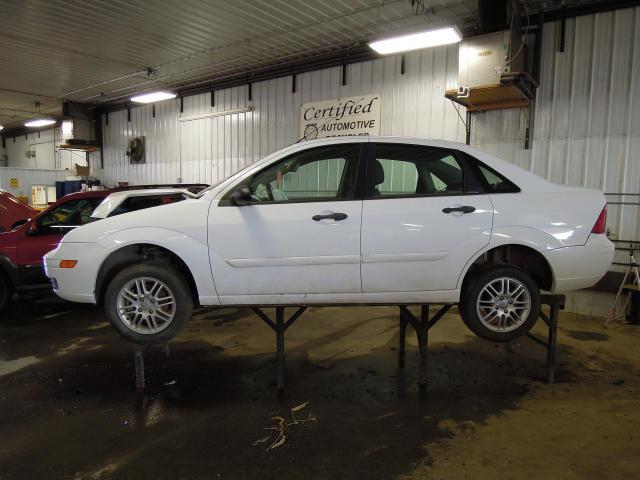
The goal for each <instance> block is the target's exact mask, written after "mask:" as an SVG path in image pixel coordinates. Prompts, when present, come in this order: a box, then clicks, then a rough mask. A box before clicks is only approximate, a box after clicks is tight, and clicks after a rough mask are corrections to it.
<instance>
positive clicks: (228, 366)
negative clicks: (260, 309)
mask: <svg viewBox="0 0 640 480" xmlns="http://www.w3.org/2000/svg"><path fill="white" fill-rule="evenodd" d="M23 307H24V308H21V309H20V310H15V309H14V311H13V312H12V313H11V317H10V318H8V319H6V321H4V322H3V323H2V324H1V325H0V341H1V343H0V358H2V359H3V360H4V361H8V362H12V361H15V362H17V363H19V362H20V361H21V360H20V359H22V358H25V357H27V356H30V357H33V358H36V359H37V362H35V363H32V364H24V365H20V366H19V368H16V369H14V370H13V371H11V372H6V373H5V374H3V375H0V392H1V393H0V402H1V403H0V425H1V426H2V427H1V430H2V435H0V477H1V478H2V479H3V480H4V479H13V478H16V479H18V478H74V479H75V478H97V479H100V478H122V479H131V478H136V479H146V478H149V479H151V478H153V479H164V478H167V479H169V478H171V479H174V478H188V479H200V478H203V479H204V478H207V479H211V478H261V479H266V478H278V479H300V478H305V479H316V478H317V479H328V478H344V479H349V478H357V479H361V478H365V479H366V478H371V479H387V478H396V477H398V476H401V475H405V474H410V473H411V472H413V471H414V470H415V469H416V468H424V467H425V466H429V465H431V464H432V463H433V462H434V460H435V458H434V457H433V456H432V451H434V449H436V448H438V447H439V446H440V445H442V444H443V442H447V441H449V440H451V439H453V438H455V437H457V436H460V435H465V434H466V433H468V432H469V431H474V430H475V429H477V428H480V427H481V426H482V425H484V424H486V423H487V422H488V421H490V420H491V419H493V418H496V417H500V416H502V415H504V413H505V412H509V411H515V410H517V409H518V408H519V406H520V404H521V402H522V401H523V400H524V399H531V398H534V397H535V395H536V393H537V391H538V390H539V389H541V388H547V386H545V385H544V383H542V380H543V378H544V374H545V370H544V362H543V360H544V352H543V351H542V350H541V349H540V348H539V347H538V346H537V345H530V344H529V343H526V344H525V343H523V344H522V345H521V346H519V347H518V348H516V349H515V350H513V351H510V350H508V349H506V348H505V347H504V346H499V345H495V344H491V343H487V342H485V341H483V340H480V339H477V338H474V337H465V333H464V330H463V327H461V326H460V325H459V324H458V323H455V324H453V323H451V324H450V326H448V325H445V326H444V329H451V330H452V331H454V330H455V331H456V332H458V337H460V338H461V341H460V342H459V343H456V342H450V341H442V340H441V341H438V339H437V335H436V334H434V341H433V344H432V346H431V348H430V354H429V364H428V373H429V380H430V383H429V386H428V389H427V390H423V389H420V388H418V387H417V358H416V352H415V347H413V346H411V345H410V346H409V347H408V350H407V365H406V368H405V369H398V368H397V358H396V355H397V352H396V346H397V342H398V339H397V328H396V326H397V312H396V311H395V310H389V309H388V310H384V311H382V313H383V314H381V313H380V311H379V310H376V309H368V310H366V311H356V310H354V309H351V310H349V309H327V310H323V309H311V312H309V313H310V314H311V315H310V316H309V317H308V318H307V319H306V322H307V323H306V324H302V323H300V326H301V329H300V330H298V331H297V332H296V333H292V332H294V331H296V326H294V327H293V329H292V331H291V332H288V334H287V335H288V340H287V341H288V342H289V343H288V348H287V381H288V385H287V388H286V390H285V391H284V392H283V394H281V395H276V394H275V391H274V385H273V379H274V362H273V356H272V354H271V352H270V348H271V347H269V346H270V345H272V344H273V333H272V332H271V331H270V330H269V329H268V328H267V327H266V326H264V325H262V324H261V323H260V321H259V320H257V319H255V318H254V317H253V316H252V315H251V312H250V311H248V310H241V309H239V310H203V311H201V312H198V314H197V315H196V319H195V320H194V321H193V322H192V323H191V324H190V325H189V326H188V327H187V329H186V330H185V332H184V333H183V334H182V335H181V336H180V337H178V338H177V339H176V340H174V341H173V342H171V343H170V344H169V349H168V352H167V351H165V350H164V349H162V348H152V349H150V350H149V351H147V352H146V353H145V366H146V369H145V375H146V385H147V387H146V390H145V392H144V393H143V394H141V395H140V394H136V393H135V389H134V368H133V349H132V348H131V346H129V345H128V344H126V343H125V342H123V341H122V340H121V339H120V337H118V336H117V335H116V334H115V333H114V332H113V331H112V330H111V329H110V328H109V327H108V325H107V324H106V323H105V322H104V317H103V315H102V313H101V311H100V310H98V309H96V308H94V307H90V306H78V305H71V306H70V305H69V304H60V305H57V306H56V304H55V303H54V304H53V305H51V306H48V307H47V308H48V310H47V311H46V313H45V314H43V313H42V312H41V311H40V309H39V308H37V307H29V306H23ZM56 308H58V309H60V310H64V311H65V312H64V313H63V314H61V315H54V316H51V315H52V314H53V313H55V309H56ZM45 315H46V317H45ZM454 320H455V319H453V318H452V319H451V321H452V322H453V321H454ZM443 323H444V322H443ZM305 329H306V330H305ZM376 335H377V336H376ZM448 336H449V335H448V334H447V335H446V337H448ZM443 338H444V337H443ZM372 339H373V340H372ZM332 349H333V350H332ZM559 357H562V358H563V362H562V366H561V367H560V368H559V370H558V378H559V382H560V384H561V385H566V386H570V385H572V384H573V382H575V381H576V380H577V378H578V375H580V372H584V374H585V375H586V374H588V372H589V371H588V369H587V368H586V367H584V366H583V365H582V364H581V360H580V358H579V356H578V355H577V354H576V353H575V352H574V351H573V350H572V348H569V347H566V346H562V347H561V349H560V351H559ZM616 368H618V369H619V368H620V366H616ZM621 378H622V377H621ZM613 388H625V387H624V385H623V386H622V387H620V386H616V387H613ZM300 405H304V407H303V408H302V409H300V411H299V413H295V412H292V411H291V410H292V408H296V407H298V406H300ZM279 418H282V419H283V421H284V427H282V428H283V429H282V431H280V430H274V428H276V429H279V428H280V420H278V419H279ZM297 420H309V421H297ZM279 435H283V436H284V437H285V438H284V440H283V441H282V443H281V444H280V445H278V446H277V447H275V448H271V449H269V447H270V446H272V445H273V444H274V442H276V441H278V440H279V439H280V436H279Z"/></svg>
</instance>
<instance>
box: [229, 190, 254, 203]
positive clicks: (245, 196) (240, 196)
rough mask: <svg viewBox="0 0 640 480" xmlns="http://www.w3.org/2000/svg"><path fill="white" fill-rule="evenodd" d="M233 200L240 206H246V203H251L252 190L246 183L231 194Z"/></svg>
mask: <svg viewBox="0 0 640 480" xmlns="http://www.w3.org/2000/svg"><path fill="white" fill-rule="evenodd" d="M231 200H232V201H233V203H234V204H235V205H237V206H238V207H244V206H245V205H249V204H250V203H251V200H252V198H251V190H250V189H249V187H247V186H246V185H243V186H241V187H238V188H236V189H235V191H234V192H233V193H232V194H231Z"/></svg>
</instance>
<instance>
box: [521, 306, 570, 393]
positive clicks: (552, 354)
mask: <svg viewBox="0 0 640 480" xmlns="http://www.w3.org/2000/svg"><path fill="white" fill-rule="evenodd" d="M565 299H566V297H565V296H564V295H540V304H541V305H549V316H548V317H547V315H546V314H545V313H544V312H543V311H542V309H540V318H542V320H543V321H544V323H546V324H547V327H548V328H549V333H548V336H547V340H546V341H544V340H542V339H540V338H538V337H536V336H534V335H533V334H531V333H527V337H529V338H530V339H531V340H533V341H534V342H536V343H538V344H540V345H542V346H543V347H546V349H547V383H553V381H554V380H555V377H556V343H557V339H558V311H560V310H564V303H565Z"/></svg>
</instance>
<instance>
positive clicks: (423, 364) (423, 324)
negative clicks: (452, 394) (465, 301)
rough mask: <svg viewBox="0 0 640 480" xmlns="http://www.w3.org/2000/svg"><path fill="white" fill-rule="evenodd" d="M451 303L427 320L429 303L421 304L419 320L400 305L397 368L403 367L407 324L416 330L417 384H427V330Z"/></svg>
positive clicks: (447, 309) (446, 310)
mask: <svg viewBox="0 0 640 480" xmlns="http://www.w3.org/2000/svg"><path fill="white" fill-rule="evenodd" d="M450 308H451V305H443V306H442V308H440V310H438V312H437V313H436V314H435V315H434V316H433V318H432V319H431V320H429V305H422V306H421V308H420V320H418V319H417V318H416V317H415V315H413V313H411V311H410V310H409V308H408V307H407V306H406V305H400V335H399V337H400V338H399V344H398V368H404V360H405V352H406V347H405V344H406V331H407V325H411V327H412V328H413V329H414V330H415V332H416V338H417V340H418V356H419V364H420V373H419V376H418V384H419V385H420V386H421V387H426V386H427V384H428V377H427V365H428V355H427V351H428V347H429V330H430V329H431V327H433V326H434V325H435V324H436V323H437V322H438V320H440V319H441V318H442V317H443V316H444V314H445V313H447V312H448V311H449V309H450Z"/></svg>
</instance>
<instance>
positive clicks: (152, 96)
mask: <svg viewBox="0 0 640 480" xmlns="http://www.w3.org/2000/svg"><path fill="white" fill-rule="evenodd" d="M170 98H176V94H175V93H172V92H150V93H143V94H142V95H136V96H135V97H131V101H132V102H136V103H153V102H160V101H162V100H169V99H170Z"/></svg>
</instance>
